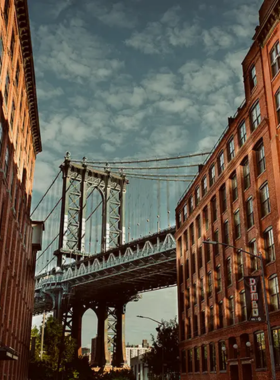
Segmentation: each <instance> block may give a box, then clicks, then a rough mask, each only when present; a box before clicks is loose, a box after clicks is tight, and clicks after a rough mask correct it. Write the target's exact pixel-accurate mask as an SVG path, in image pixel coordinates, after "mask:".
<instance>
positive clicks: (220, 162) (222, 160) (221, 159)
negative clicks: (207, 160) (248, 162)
mask: <svg viewBox="0 0 280 380" xmlns="http://www.w3.org/2000/svg"><path fill="white" fill-rule="evenodd" d="M224 170H225V157H224V152H221V153H220V154H219V157H218V174H219V175H220V174H221V173H222V172H223V171H224Z"/></svg>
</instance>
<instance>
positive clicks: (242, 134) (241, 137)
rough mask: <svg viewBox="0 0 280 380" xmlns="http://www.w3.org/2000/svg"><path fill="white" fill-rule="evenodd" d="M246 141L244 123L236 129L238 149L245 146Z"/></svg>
mask: <svg viewBox="0 0 280 380" xmlns="http://www.w3.org/2000/svg"><path fill="white" fill-rule="evenodd" d="M246 140H247V133H246V124H245V121H243V122H242V124H240V125H239V127H238V141H239V147H240V148H241V147H242V145H244V144H245V142H246Z"/></svg>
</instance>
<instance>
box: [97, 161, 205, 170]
mask: <svg viewBox="0 0 280 380" xmlns="http://www.w3.org/2000/svg"><path fill="white" fill-rule="evenodd" d="M199 165H202V163H201V162H198V163H196V164H188V165H175V166H146V167H143V166H136V167H130V166H114V167H113V168H110V167H109V166H106V167H105V166H104V165H93V166H92V168H93V169H95V168H102V169H106V170H108V169H109V170H111V169H112V170H115V169H121V170H124V169H128V170H158V169H180V168H192V167H196V166H199Z"/></svg>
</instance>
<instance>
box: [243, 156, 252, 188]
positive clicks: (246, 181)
mask: <svg viewBox="0 0 280 380" xmlns="http://www.w3.org/2000/svg"><path fill="white" fill-rule="evenodd" d="M243 178H244V190H246V189H248V188H249V187H250V186H251V179H250V166H249V160H248V158H247V159H246V160H245V161H244V163H243Z"/></svg>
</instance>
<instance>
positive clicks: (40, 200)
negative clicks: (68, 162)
mask: <svg viewBox="0 0 280 380" xmlns="http://www.w3.org/2000/svg"><path fill="white" fill-rule="evenodd" d="M60 173H61V169H60V171H59V172H58V174H57V175H56V177H55V179H54V180H53V181H52V183H51V184H50V186H49V187H48V189H47V191H46V192H45V194H44V195H43V196H42V198H41V200H40V201H39V203H38V204H37V206H36V207H35V208H34V210H33V211H32V213H31V215H30V217H31V216H32V215H33V214H34V212H35V211H36V210H37V208H38V207H39V206H40V204H41V203H42V202H43V200H44V198H45V197H46V196H47V194H48V192H49V191H50V189H51V188H52V186H53V185H54V183H55V181H56V180H57V178H58V177H59V175H60Z"/></svg>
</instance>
